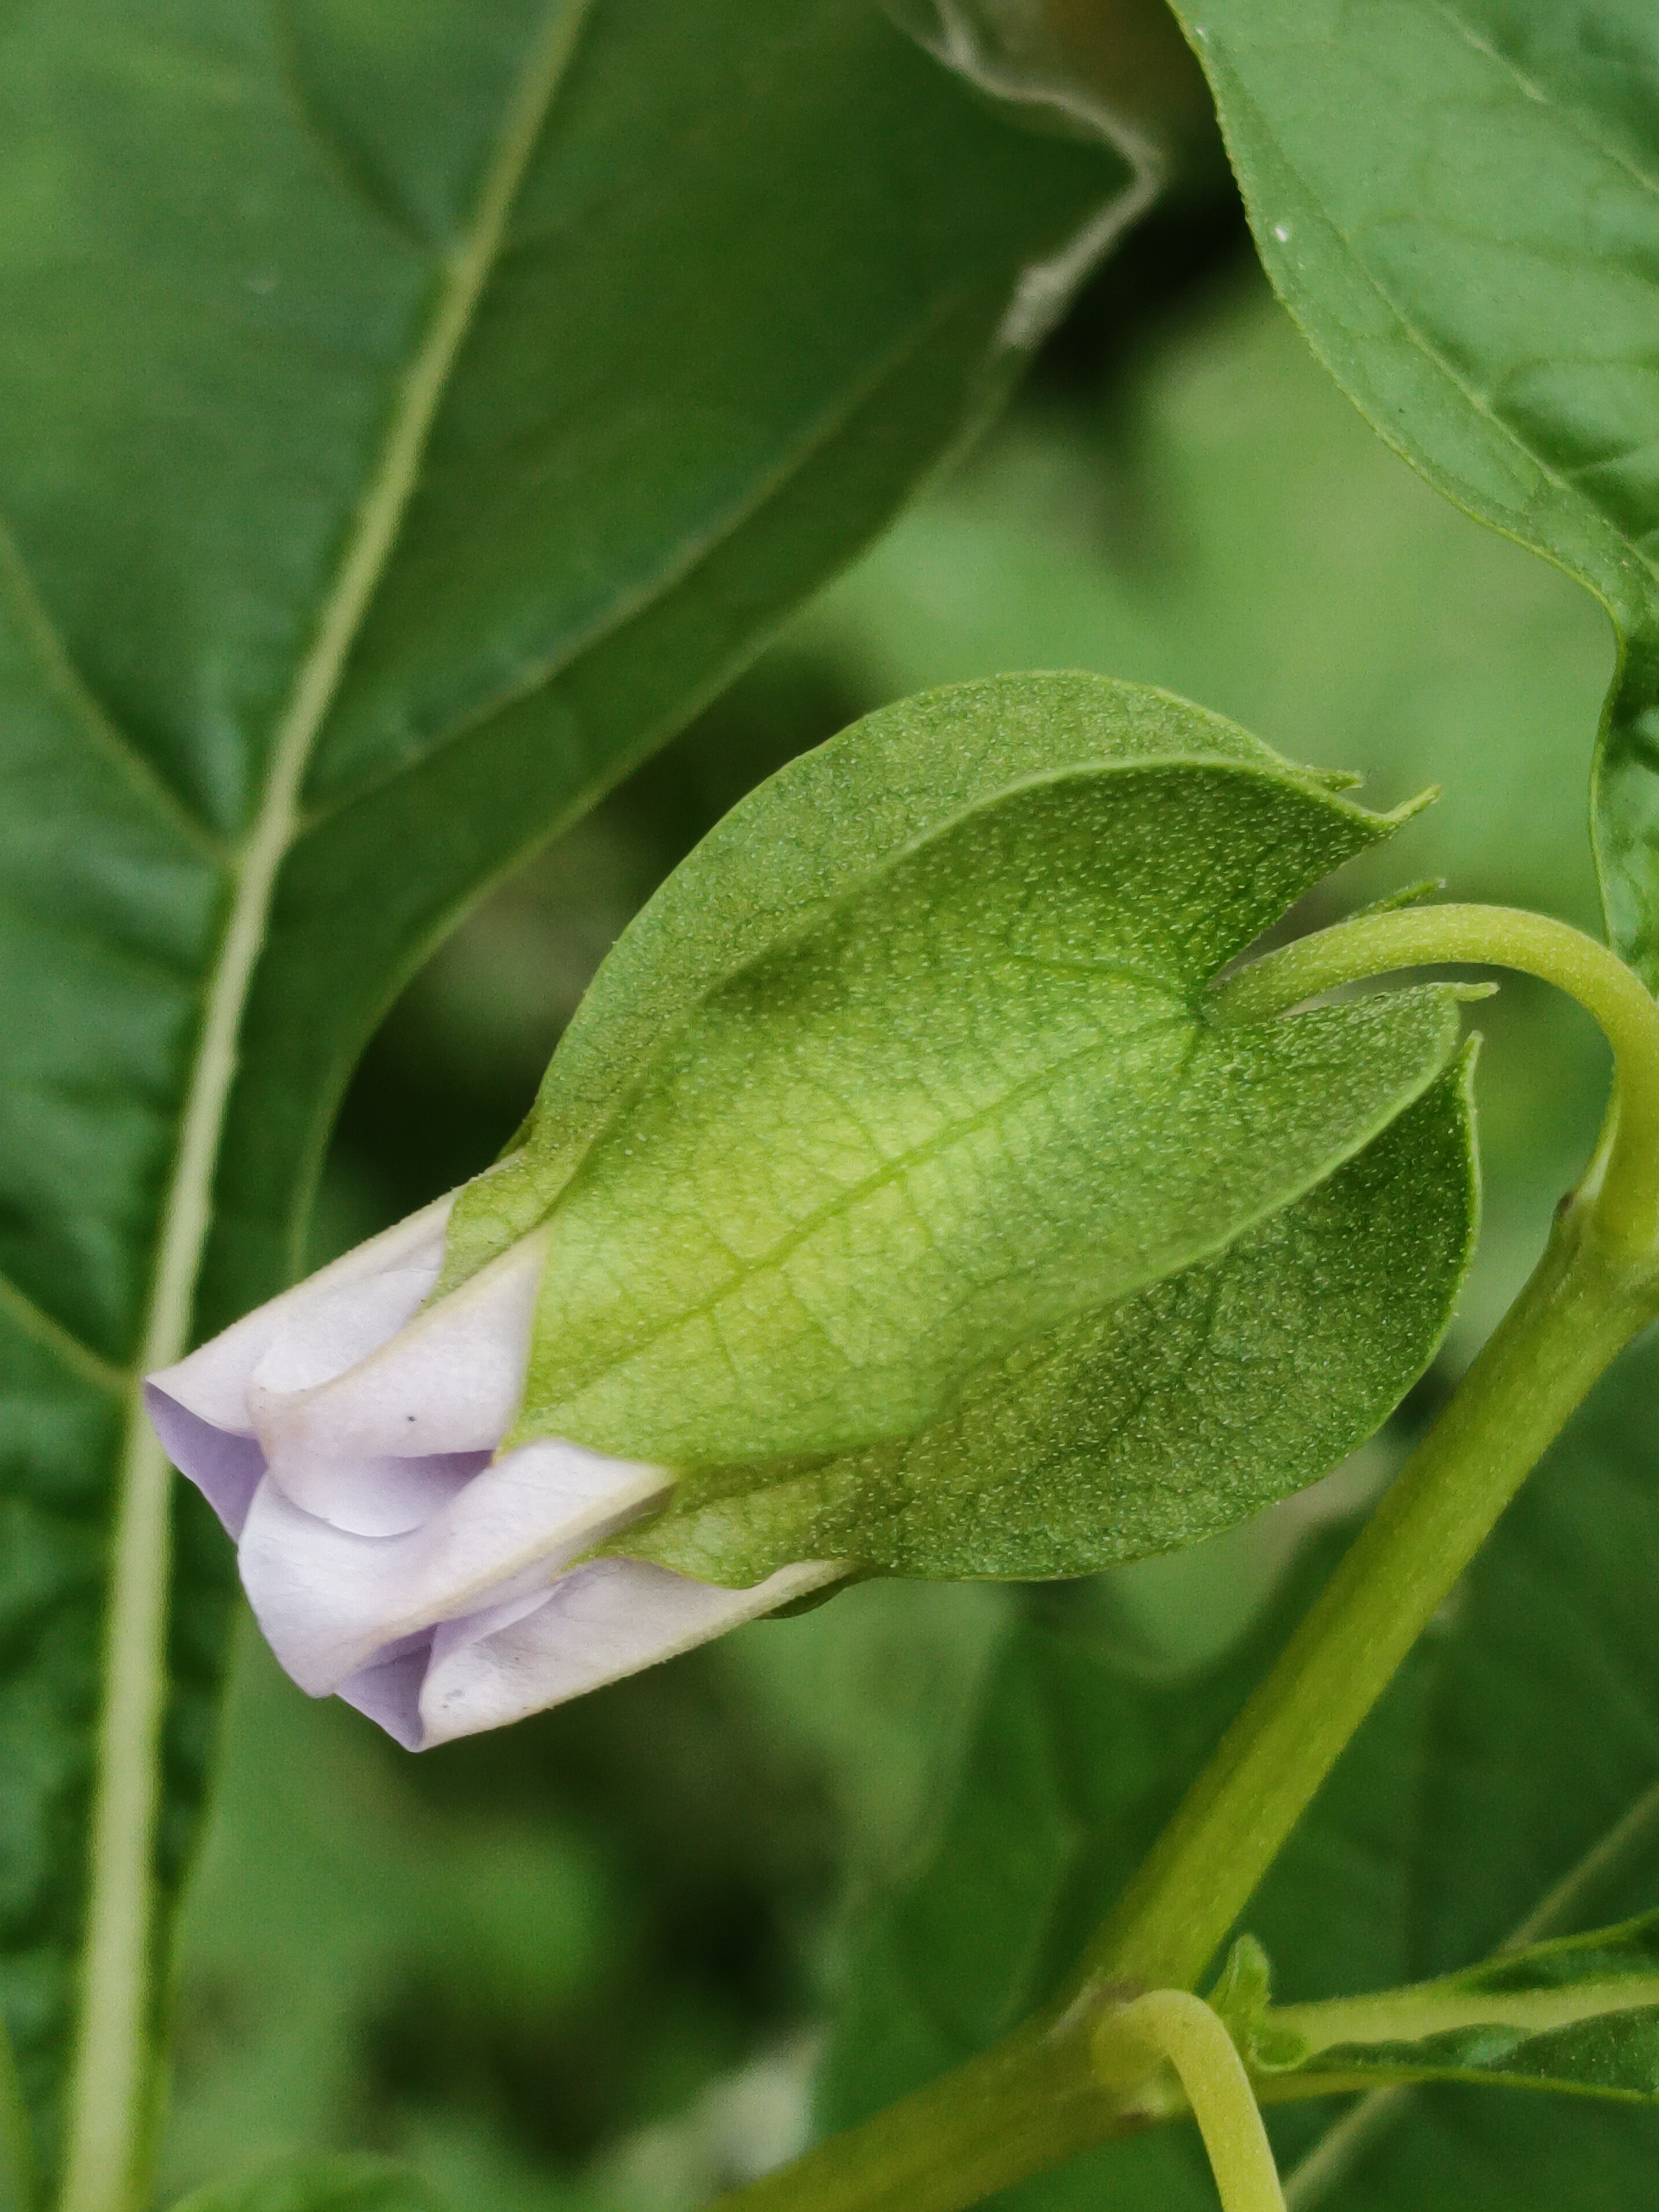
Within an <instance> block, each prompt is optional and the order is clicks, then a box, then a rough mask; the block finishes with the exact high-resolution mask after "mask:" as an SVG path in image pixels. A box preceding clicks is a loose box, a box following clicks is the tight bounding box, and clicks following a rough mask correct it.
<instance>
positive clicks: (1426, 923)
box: [1208, 906, 1659, 1255]
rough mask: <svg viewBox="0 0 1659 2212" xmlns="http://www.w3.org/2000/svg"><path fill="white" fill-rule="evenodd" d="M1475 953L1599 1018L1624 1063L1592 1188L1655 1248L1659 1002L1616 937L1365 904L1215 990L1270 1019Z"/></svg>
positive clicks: (1599, 1203)
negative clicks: (1347, 986) (1327, 995)
mask: <svg viewBox="0 0 1659 2212" xmlns="http://www.w3.org/2000/svg"><path fill="white" fill-rule="evenodd" d="M1463 964H1468V965H1471V966H1475V967H1483V968H1511V969H1516V970H1518V971H1519V972H1520V973H1521V974H1523V975H1536V976H1538V977H1539V978H1540V979H1541V981H1544V982H1546V983H1552V984H1553V985H1554V986H1555V987H1556V988H1557V989H1558V990H1561V991H1565V993H1566V994H1568V996H1569V997H1570V998H1573V999H1577V1001H1578V1003H1579V1005H1580V1006H1583V1008H1584V1009H1585V1011H1586V1012H1588V1013H1589V1014H1590V1015H1591V1016H1592V1017H1593V1018H1595V1021H1596V1022H1597V1023H1598V1024H1600V1026H1601V1030H1602V1031H1603V1033H1604V1034H1605V1035H1606V1036H1607V1042H1609V1044H1611V1045H1612V1047H1613V1057H1614V1061H1615V1065H1616V1074H1615V1077H1614V1082H1613V1097H1612V1099H1611V1101H1610V1102H1609V1104H1608V1109H1607V1127H1606V1130H1605V1132H1604V1137H1603V1142H1602V1146H1601V1150H1600V1152H1598V1154H1597V1158H1596V1163H1595V1167H1594V1168H1593V1169H1592V1170H1591V1176H1590V1178H1589V1181H1588V1182H1587V1183H1586V1186H1585V1188H1584V1191H1583V1195H1584V1196H1585V1197H1586V1198H1590V1197H1592V1196H1593V1197H1594V1198H1595V1207H1596V1213H1597V1216H1598V1221H1599V1225H1600V1227H1601V1233H1602V1235H1603V1236H1604V1237H1607V1238H1608V1240H1609V1241H1610V1242H1611V1243H1613V1244H1614V1245H1616V1246H1619V1247H1620V1248H1623V1249H1628V1250H1630V1251H1632V1252H1633V1253H1639V1254H1642V1255H1652V1254H1653V1252H1654V1250H1655V1249H1656V1246H1659V1004H1656V1002H1655V1000H1654V999H1653V998H1652V997H1651V995H1650V994H1649V992H1648V991H1647V990H1646V989H1645V987H1644V986H1643V984H1642V982H1641V981H1640V980H1639V979H1638V977H1637V976H1636V975H1633V974H1632V972H1631V970H1630V969H1628V968H1626V965H1625V963H1623V961H1622V960H1620V959H1619V958H1618V957H1617V956H1616V955H1615V954H1613V953H1612V952H1609V951H1608V950H1607V946H1606V945H1601V944H1598V943H1597V942H1596V940H1595V938H1593V937H1587V936H1586V935H1585V934H1584V933H1583V930H1580V929H1573V928H1571V927H1569V926H1568V924H1567V923H1565V922H1564V921H1552V920H1551V919H1550V918H1549V916H1548V915H1541V914H1527V913H1523V912H1522V911H1521V910H1520V909H1518V908H1513V907H1498V906H1431V907H1410V908H1405V909H1404V910H1401V909H1398V908H1396V909H1394V910H1392V911H1389V912H1385V913H1382V914H1365V915H1356V916H1355V917H1354V918H1353V920H1352V921H1341V922H1338V923H1337V924H1336V925H1335V927H1334V928H1331V929H1322V930H1320V931H1319V932H1317V933H1316V934H1315V935H1314V936H1312V937H1304V938H1300V939H1297V942H1296V943H1295V944H1294V945H1285V946H1284V947H1283V948H1282V949H1281V950H1279V951H1276V952H1269V953H1267V954H1266V955H1264V957H1262V958H1261V959H1260V960H1256V961H1253V962H1252V963H1251V964H1250V965H1249V967H1248V968H1244V969H1240V970H1239V971H1238V972H1237V974H1235V975H1230V976H1228V977H1227V978H1226V979H1225V981H1222V982H1221V983H1218V985H1216V986H1215V987H1214V989H1213V990H1212V994H1211V998H1210V1004H1209V1010H1208V1011H1209V1017H1210V1019H1211V1020H1212V1022H1215V1023H1217V1024H1219V1025H1221V1026H1223V1027H1233V1026H1235V1025H1237V1024H1241V1023H1244V1022H1260V1021H1267V1020H1270V1019H1271V1018H1273V1016H1274V1015H1275V1014H1281V1013H1284V1012H1288V1010H1289V1009H1290V1008H1291V1007H1292V1006H1299V1005H1301V1004H1302V1003H1303V1002H1304V1000H1309V999H1313V998H1317V997H1318V996H1319V995H1320V994H1321V993H1322V992H1325V991H1331V990H1334V989H1336V988H1337V987H1339V986H1340V985H1342V984H1344V983H1356V982H1362V981H1375V980H1376V978H1377V977H1379V976H1383V975H1390V974H1393V973H1395V972H1397V971H1398V970H1399V969H1402V968H1420V967H1424V966H1429V965H1433V966H1439V965H1447V966H1458V965H1463Z"/></svg>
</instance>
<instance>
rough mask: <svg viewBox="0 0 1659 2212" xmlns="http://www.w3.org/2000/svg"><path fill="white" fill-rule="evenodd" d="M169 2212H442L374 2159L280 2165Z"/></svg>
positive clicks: (412, 2182) (418, 2186)
mask: <svg viewBox="0 0 1659 2212" xmlns="http://www.w3.org/2000/svg"><path fill="white" fill-rule="evenodd" d="M173 2212H444V2208H443V2205H442V2203H441V2200H440V2199H439V2198H438V2197H435V2195H434V2194H433V2192H432V2191H431V2190H429V2189H428V2187H427V2185H426V2184H425V2183H424V2182H423V2181H422V2180H421V2179H419V2177H418V2176H417V2175H416V2174H412V2173H409V2172H405V2171H404V2169H403V2168H401V2167H398V2166H388V2165H386V2163H385V2161H384V2160H380V2159H374V2158H331V2159H324V2160H310V2159H306V2160H284V2161H283V2163H282V2164H280V2165H278V2166H268V2167H267V2168H266V2169H265V2170H264V2172H261V2173H257V2174H254V2175H252V2177H251V2178H250V2179H248V2180H246V2181H239V2182H230V2183H228V2184H225V2185H222V2186H220V2187H217V2188H209V2189H204V2190H202V2191H199V2192H197V2193H193V2194H192V2195H191V2197H190V2198H189V2199H188V2201H187V2202H185V2203H180V2204H178V2205H176V2206H175V2207H174V2208H173Z"/></svg>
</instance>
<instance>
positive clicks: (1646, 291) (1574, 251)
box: [1179, 0, 1659, 984]
mask: <svg viewBox="0 0 1659 2212" xmlns="http://www.w3.org/2000/svg"><path fill="white" fill-rule="evenodd" d="M1179 13H1180V14H1181V15H1182V20H1183V21H1184V22H1185V24H1186V26H1187V28H1188V35H1189V36H1190V38H1191V39H1192V40H1193V42H1194V46H1195V47H1196V49H1197V51H1198V53H1199V55H1200V58H1201V59H1202V60H1203V62H1204V64H1205V67H1206V70H1207V71H1208V73H1209V76H1210V82H1211V85H1212V88H1213V90H1214V92H1215V94H1216V99H1217V102H1218V106H1219V108H1220V111H1221V118H1222V124H1223V127H1224V129H1225V132H1226V136H1227V143H1228V151H1229V153H1230V154H1231V158H1232V161H1233V164H1234V167H1235V168H1236V169H1237V173H1238V175H1239V179H1240V181H1241V182H1242V184H1243V187H1244V191H1245V195H1246V197H1247V200H1248V201H1249V207H1250V212H1251V218H1252V222H1253V223H1254V226H1255V234H1256V240H1257V243H1258V244H1259V246H1261V254H1262V258H1263V259H1264V260H1265V262H1266V263H1267V269H1268V271H1269V273H1270V275H1271V276H1272V277H1273V282H1274V283H1275V284H1276V285H1277V286H1278V288H1279V290H1280V292H1281V293H1282V294H1283V295H1284V296H1285V300H1286V301H1287V302H1288V304H1289V306H1290V307H1291V310H1292V312H1293V313H1295V314H1296V316H1297V319H1298V320H1299V321H1300V322H1301V323H1302V325H1303V326H1304V329H1305V330H1306V331H1307V334H1308V336H1309V337H1310V340H1311V341H1312V343H1313V344H1314V346H1315V348H1316V349H1317V351H1318V352H1319V354H1320V355H1321V356H1322V359H1323V360H1324V361H1325V362H1326V363H1327V365H1328V368H1330V370H1331V372H1332V374H1334V376H1335V377H1336V378H1337V380H1338V381H1339V382H1340V384H1341V385H1342V386H1344V388H1345V389H1346V391H1347V392H1348V393H1349V394H1350V396H1351V397H1352V398H1353V399H1354V400H1355V401H1356V403H1357V404H1358V406H1359V407H1360V408H1361V409H1362V410H1364V413H1365V414H1366V416H1368V417H1369V418H1370V422H1372V423H1373V424H1374V425H1375V427H1376V429H1377V430H1378V431H1379V432H1380V433H1381V435H1383V437H1384V438H1386V439H1387V440H1388V441H1389V443H1390V444H1391V445H1393V446H1395V447H1396V448H1397V449H1398V450H1399V451H1400V452H1401V453H1404V454H1405V455H1406V456H1407V459H1409V460H1411V461H1413V463H1414V464H1415V465H1417V466H1418V467H1419V468H1420V469H1421V470H1422V471H1424V473H1425V475H1426V476H1427V477H1429V478H1430V479H1431V482H1432V483H1436V484H1437V485H1438V486H1439V488H1440V489H1441V490H1443V492H1445V493H1446V494H1447V495H1449V497H1450V498H1452V499H1454V500H1455V501H1457V503H1458V504H1459V505H1460V506H1462V507H1467V508H1468V511H1469V513H1472V514H1474V515H1478V516H1479V517H1480V520H1482V521H1484V522H1487V523H1490V524H1492V526H1494V527H1495V528H1497V529H1499V530H1502V531H1503V532H1505V533H1506V534H1507V535H1508V536H1510V537H1511V538H1518V539H1520V540H1521V542H1522V544H1527V545H1531V546H1533V547H1535V548H1536V550H1538V551H1540V552H1541V553H1543V554H1545V555H1547V556H1548V558H1549V559H1551V560H1552V561H1554V562H1557V563H1558V564H1559V566H1560V567H1562V568H1565V569H1567V570H1569V571H1570V572H1571V574H1574V575H1575V576H1577V577H1578V578H1579V579H1580V580H1582V581H1583V582H1584V583H1585V584H1587V585H1588V586H1589V588H1590V589H1591V590H1592V591H1593V592H1595V594H1596V596H1597V597H1598V598H1599V599H1601V602H1602V604H1603V605H1605V606H1606V607H1607V611H1608V613H1609V614H1610V615H1611V616H1612V617H1613V623H1614V625H1615V627H1616V629H1617V630H1618V632H1619V637H1620V668H1619V671H1618V674H1617V676H1616V678H1615V679H1614V683H1613V691H1612V695H1611V696H1610V698H1609V701H1608V704H1607V714H1606V716H1605V719H1604V721H1603V725H1602V735H1601V748H1600V752H1599V765H1598V769H1597V775H1596V804H1595V836H1596V844H1597V849H1598V857H1599V860H1600V863H1601V875H1602V885H1603V893H1604V896H1605V898H1606V902H1607V914H1608V920H1609V922H1610V924H1611V927H1612V929H1613V939H1614V942H1615V944H1616V945H1617V946H1618V948H1619V950H1620V952H1621V953H1623V954H1624V956H1625V957H1626V958H1627V959H1629V960H1630V961H1631V962H1632V964H1634V965H1636V966H1638V968H1639V969H1641V970H1642V972H1643V973H1644V975H1645V976H1646V977H1647V980H1648V981H1649V982H1650V984H1651V983H1653V982H1654V981H1655V980H1656V978H1659V779H1656V777H1655V775H1654V772H1653V759H1654V753H1653V746H1654V738H1655V731H1656V720H1655V718H1656V715H1659V559H1656V545H1659V471H1656V470H1655V467H1654V460H1653V456H1654V451H1655V445H1656V440H1659V374H1656V371H1655V368H1654V360H1653V331H1654V323H1655V317H1656V313H1659V189H1656V177H1659V123H1656V111H1655V107H1654V103H1653V100H1652V98H1651V96H1650V95H1651V87H1652V83H1653V80H1654V76H1655V73H1656V71H1659V12H1656V10H1655V9H1653V8H1652V7H1650V6H1649V5H1648V4H1646V0H1583V4H1579V5H1575V6H1572V7H1550V6H1539V5H1537V4H1535V0H1457V4H1455V5H1447V4H1444V0H1370V4H1368V5H1366V6H1364V7H1363V8H1353V7H1350V6H1347V5H1346V4H1344V0H1183V4H1182V7H1181V9H1180V10H1179Z"/></svg>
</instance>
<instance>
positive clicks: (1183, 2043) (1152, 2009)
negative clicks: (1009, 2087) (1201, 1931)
mask: <svg viewBox="0 0 1659 2212" xmlns="http://www.w3.org/2000/svg"><path fill="white" fill-rule="evenodd" d="M1126 2044H1127V2045H1130V2046H1133V2045H1140V2046H1142V2047H1143V2048H1144V2050H1145V2051H1147V2052H1149V2053H1150V2054H1151V2055H1152V2057H1155V2058H1164V2059H1167V2060H1168V2061H1169V2063H1170V2065H1171V2066H1172V2067H1173V2068H1174V2069H1175V2073H1176V2079H1177V2080H1178V2081H1180V2083H1181V2086H1182V2089H1183V2090H1184V2091H1185V2093H1186V2096H1187V2101H1188V2104H1189V2105H1190V2106H1192V2108H1193V2118H1194V2119H1195V2120H1196V2121H1197V2122H1198V2131H1199V2133H1200V2135H1201V2136H1203V2138H1204V2148H1205V2149H1206V2151H1207V2152H1208V2153H1209V2157H1210V2167H1211V2171H1212V2172H1213V2174H1214V2175H1215V2185H1216V2190H1217V2192H1218V2195H1219V2196H1220V2198H1221V2212H1285V2192H1284V2191H1283V2190H1282V2189H1281V2188H1280V2187H1279V2170H1278V2168H1277V2167H1276V2166H1274V2164H1273V2149H1272V2147H1271V2145H1270V2144H1269V2143H1268V2141H1267V2130H1266V2128H1265V2127H1263V2125H1262V2124H1261V2107H1260V2106H1258V2105H1257V2103H1256V2100H1255V2091H1254V2090H1253V2089H1252V2088H1251V2087H1250V2077H1249V2075H1248V2074H1247V2073H1246V2072H1245V2071H1244V2062H1243V2059H1242V2058H1240V2057H1239V2055H1238V2052H1237V2049H1236V2048H1235V2046H1234V2044H1233V2039H1232V2038H1231V2035H1229V2034H1228V2033H1227V2030H1226V2027H1225V2025H1224V2024H1223V2022H1222V2021H1221V2020H1220V2018H1219V2016H1218V2015H1217V2014H1216V2013H1214V2012H1212V2010H1211V2008H1210V2007H1209V2006H1208V2005H1206V2003H1205V2002H1204V2000H1203V1999H1202V1997H1195V1996H1193V1995H1191V1993H1190V1992H1189V1991H1188V1990H1148V1992H1147V1993H1146V1996H1142V1997H1137V1998H1136V1999H1135V2000H1134V2002H1133V2003H1132V2004H1127V2005H1125V2006H1124V2007H1123V2008H1122V2009H1121V2011H1120V2012H1117V2013H1115V2014H1113V2015H1110V2016H1109V2018H1108V2019H1107V2020H1106V2021H1103V2023H1102V2026H1101V2027H1100V2029H1099V2030H1098V2032H1097V2036H1096V2053H1097V2064H1099V2065H1100V2067H1101V2069H1102V2071H1103V2072H1104V2073H1105V2074H1106V2075H1108V2077H1109V2078H1110V2077H1111V2076H1112V2075H1115V2074H1116V2073H1117V2072H1118V2070H1119V2067H1120V2064H1121V2057H1122V2055H1123V2046H1124V2045H1126ZM1140 2063H1142V2064H1143V2065H1144V2064H1145V2063H1146V2060H1145V2058H1144V2057H1143V2058H1142V2059H1141V2061H1140Z"/></svg>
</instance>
